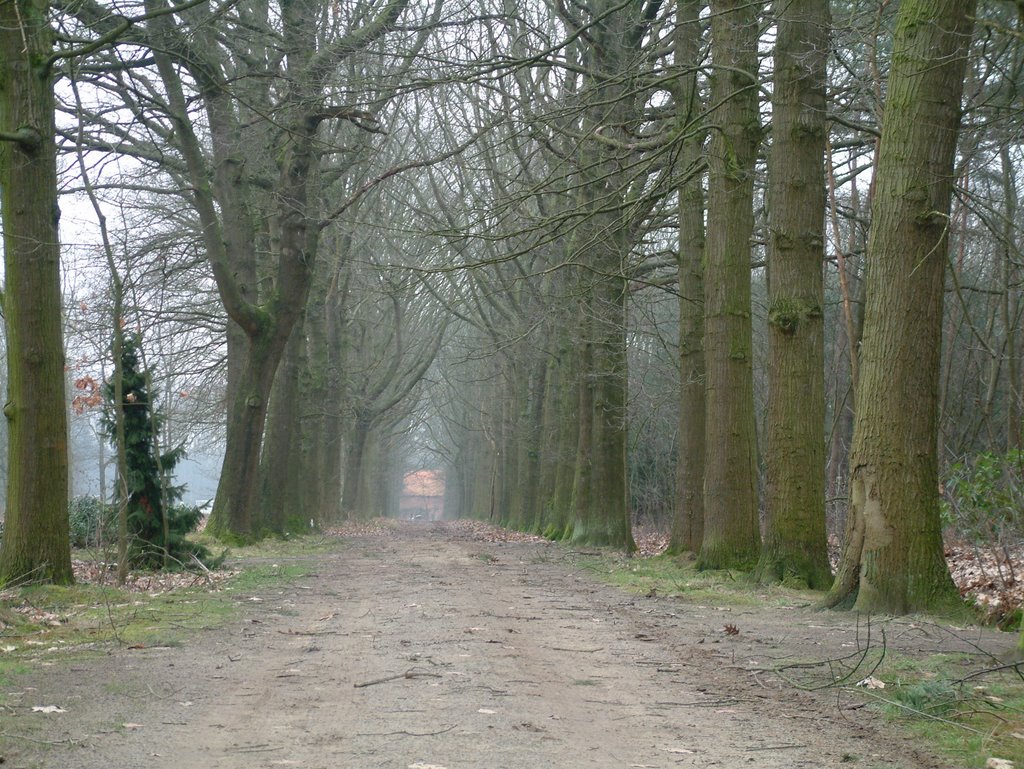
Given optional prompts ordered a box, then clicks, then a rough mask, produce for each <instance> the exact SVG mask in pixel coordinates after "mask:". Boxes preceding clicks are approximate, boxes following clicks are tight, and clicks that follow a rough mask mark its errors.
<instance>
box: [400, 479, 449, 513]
mask: <svg viewBox="0 0 1024 769" xmlns="http://www.w3.org/2000/svg"><path fill="white" fill-rule="evenodd" d="M398 511H399V514H400V515H401V517H402V518H405V519H406V520H410V521H440V520H441V519H442V518H443V517H444V476H443V475H442V474H441V473H439V472H437V471H435V470H417V471H416V472H414V473H407V474H406V476H405V478H404V479H403V480H402V496H401V497H400V498H399V500H398Z"/></svg>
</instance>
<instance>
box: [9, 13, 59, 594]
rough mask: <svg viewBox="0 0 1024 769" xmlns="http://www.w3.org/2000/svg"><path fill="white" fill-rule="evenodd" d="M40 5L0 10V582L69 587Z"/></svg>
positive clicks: (51, 156)
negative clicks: (0, 254)
mask: <svg viewBox="0 0 1024 769" xmlns="http://www.w3.org/2000/svg"><path fill="white" fill-rule="evenodd" d="M47 9H48V4H47V3H46V2H43V1H42V0H9V2H4V3H0V209H2V213H3V244H4V282H5V287H4V294H3V315H4V323H5V326H6V329H7V402H6V403H5V405H4V416H5V417H6V418H7V430H8V433H7V434H8V439H7V441H8V442H7V446H8V451H7V461H8V476H7V508H6V520H5V523H4V536H3V544H2V547H0V584H11V583H15V582H25V581H33V582H54V583H60V584H67V583H71V582H72V581H74V576H73V574H72V571H71V547H70V534H69V526H68V508H67V503H68V483H69V479H68V429H67V410H66V408H65V404H66V402H67V401H66V399H65V392H64V380H65V375H64V342H63V329H62V312H61V294H60V246H59V244H58V240H57V238H58V235H57V220H58V218H59V215H60V212H59V210H58V208H57V160H56V147H55V145H54V130H55V129H54V117H53V112H54V97H53V71H52V68H51V65H50V56H51V55H52V54H53V41H52V32H51V30H50V25H49V20H48V19H47Z"/></svg>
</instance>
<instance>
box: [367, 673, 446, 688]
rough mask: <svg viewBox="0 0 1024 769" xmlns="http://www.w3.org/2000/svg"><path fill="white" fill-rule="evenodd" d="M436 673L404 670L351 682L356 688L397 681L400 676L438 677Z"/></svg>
mask: <svg viewBox="0 0 1024 769" xmlns="http://www.w3.org/2000/svg"><path fill="white" fill-rule="evenodd" d="M440 677H441V676H440V675H439V674H438V673H425V672H423V671H420V670H406V671H405V672H404V673H396V674H395V675H393V676H385V677H384V678H375V679H373V680H372V681H362V682H360V683H357V684H352V686H353V687H355V688H356V689H363V688H365V687H367V686H375V685H377V684H386V683H387V682H388V681H397V680H399V679H401V678H440Z"/></svg>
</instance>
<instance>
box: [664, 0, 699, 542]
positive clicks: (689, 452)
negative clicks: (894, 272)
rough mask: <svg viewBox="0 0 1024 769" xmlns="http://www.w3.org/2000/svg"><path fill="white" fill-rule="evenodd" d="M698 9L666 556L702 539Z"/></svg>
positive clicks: (692, 13)
mask: <svg viewBox="0 0 1024 769" xmlns="http://www.w3.org/2000/svg"><path fill="white" fill-rule="evenodd" d="M703 7H704V0H679V3H678V13H679V22H678V26H677V27H676V39H675V45H676V54H675V55H676V67H677V68H678V69H679V76H678V80H677V82H676V89H677V91H676V103H677V104H678V105H679V106H678V109H679V111H680V114H679V117H678V124H679V128H680V130H681V131H683V132H684V139H683V144H682V148H681V150H680V157H679V167H680V169H681V171H682V173H683V178H684V180H683V183H682V186H681V187H680V190H679V456H678V459H677V465H676V503H675V514H674V515H673V517H672V534H671V539H670V541H669V552H671V553H682V552H691V553H696V552H698V551H699V550H700V545H701V541H702V540H703V539H704V452H705V451H706V445H705V443H704V432H705V427H704V425H705V409H706V408H707V404H706V403H705V400H704V384H705V383H704V264H703V262H704V189H703V178H704V158H703V153H704V146H703V145H704V131H703V130H701V126H700V123H699V121H700V120H701V117H700V113H701V107H702V104H701V98H700V93H699V91H698V89H697V71H698V68H699V66H700V41H701V23H700V11H701V8H703Z"/></svg>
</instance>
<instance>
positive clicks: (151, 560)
mask: <svg viewBox="0 0 1024 769" xmlns="http://www.w3.org/2000/svg"><path fill="white" fill-rule="evenodd" d="M141 344H142V339H141V337H140V335H138V334H132V335H126V336H125V339H124V344H123V347H122V351H121V377H122V390H123V393H124V396H123V397H124V403H123V404H122V405H123V407H124V436H125V455H126V459H127V475H128V477H127V478H126V479H125V482H124V483H123V484H118V488H117V496H118V498H119V499H120V496H121V495H122V494H124V493H125V488H127V493H128V505H127V507H128V536H129V539H130V542H129V558H130V561H131V565H132V566H133V567H136V568H160V567H162V566H165V565H170V566H175V565H186V564H187V563H188V561H189V560H190V556H191V555H195V556H196V557H197V558H199V559H201V560H202V559H205V558H208V556H209V552H208V551H207V549H206V548H205V547H203V546H202V545H199V544H197V543H195V542H189V541H188V540H187V539H186V538H185V535H186V534H188V533H189V532H190V531H192V530H193V529H195V527H196V525H197V524H198V523H199V519H200V518H201V517H202V514H201V513H200V512H199V509H198V508H197V507H189V506H185V505H181V504H177V503H178V502H179V501H180V500H181V496H182V492H183V491H184V486H174V485H172V484H171V482H170V481H171V478H172V476H173V474H174V468H175V466H176V465H177V464H178V462H179V461H181V459H182V458H183V457H184V456H185V452H184V449H183V448H181V447H178V448H175V449H171V450H170V451H167V452H164V453H162V454H160V453H158V452H157V443H156V437H157V435H158V433H159V430H160V427H161V425H162V424H163V420H164V416H163V414H162V413H161V412H160V411H159V410H156V409H154V407H153V404H152V402H151V400H150V395H149V391H148V388H147V379H148V377H147V372H146V371H145V370H144V369H142V368H141V362H140V347H141ZM114 391H115V390H114V382H113V381H112V380H111V381H109V382H107V383H106V384H105V385H104V387H103V396H104V414H103V420H102V424H103V429H104V431H105V432H106V433H107V436H108V437H109V438H110V442H111V444H113V445H114V448H115V449H116V448H117V430H116V418H115V411H114V409H115V408H116V407H117V404H116V403H115V402H114ZM165 532H166V534H165Z"/></svg>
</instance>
